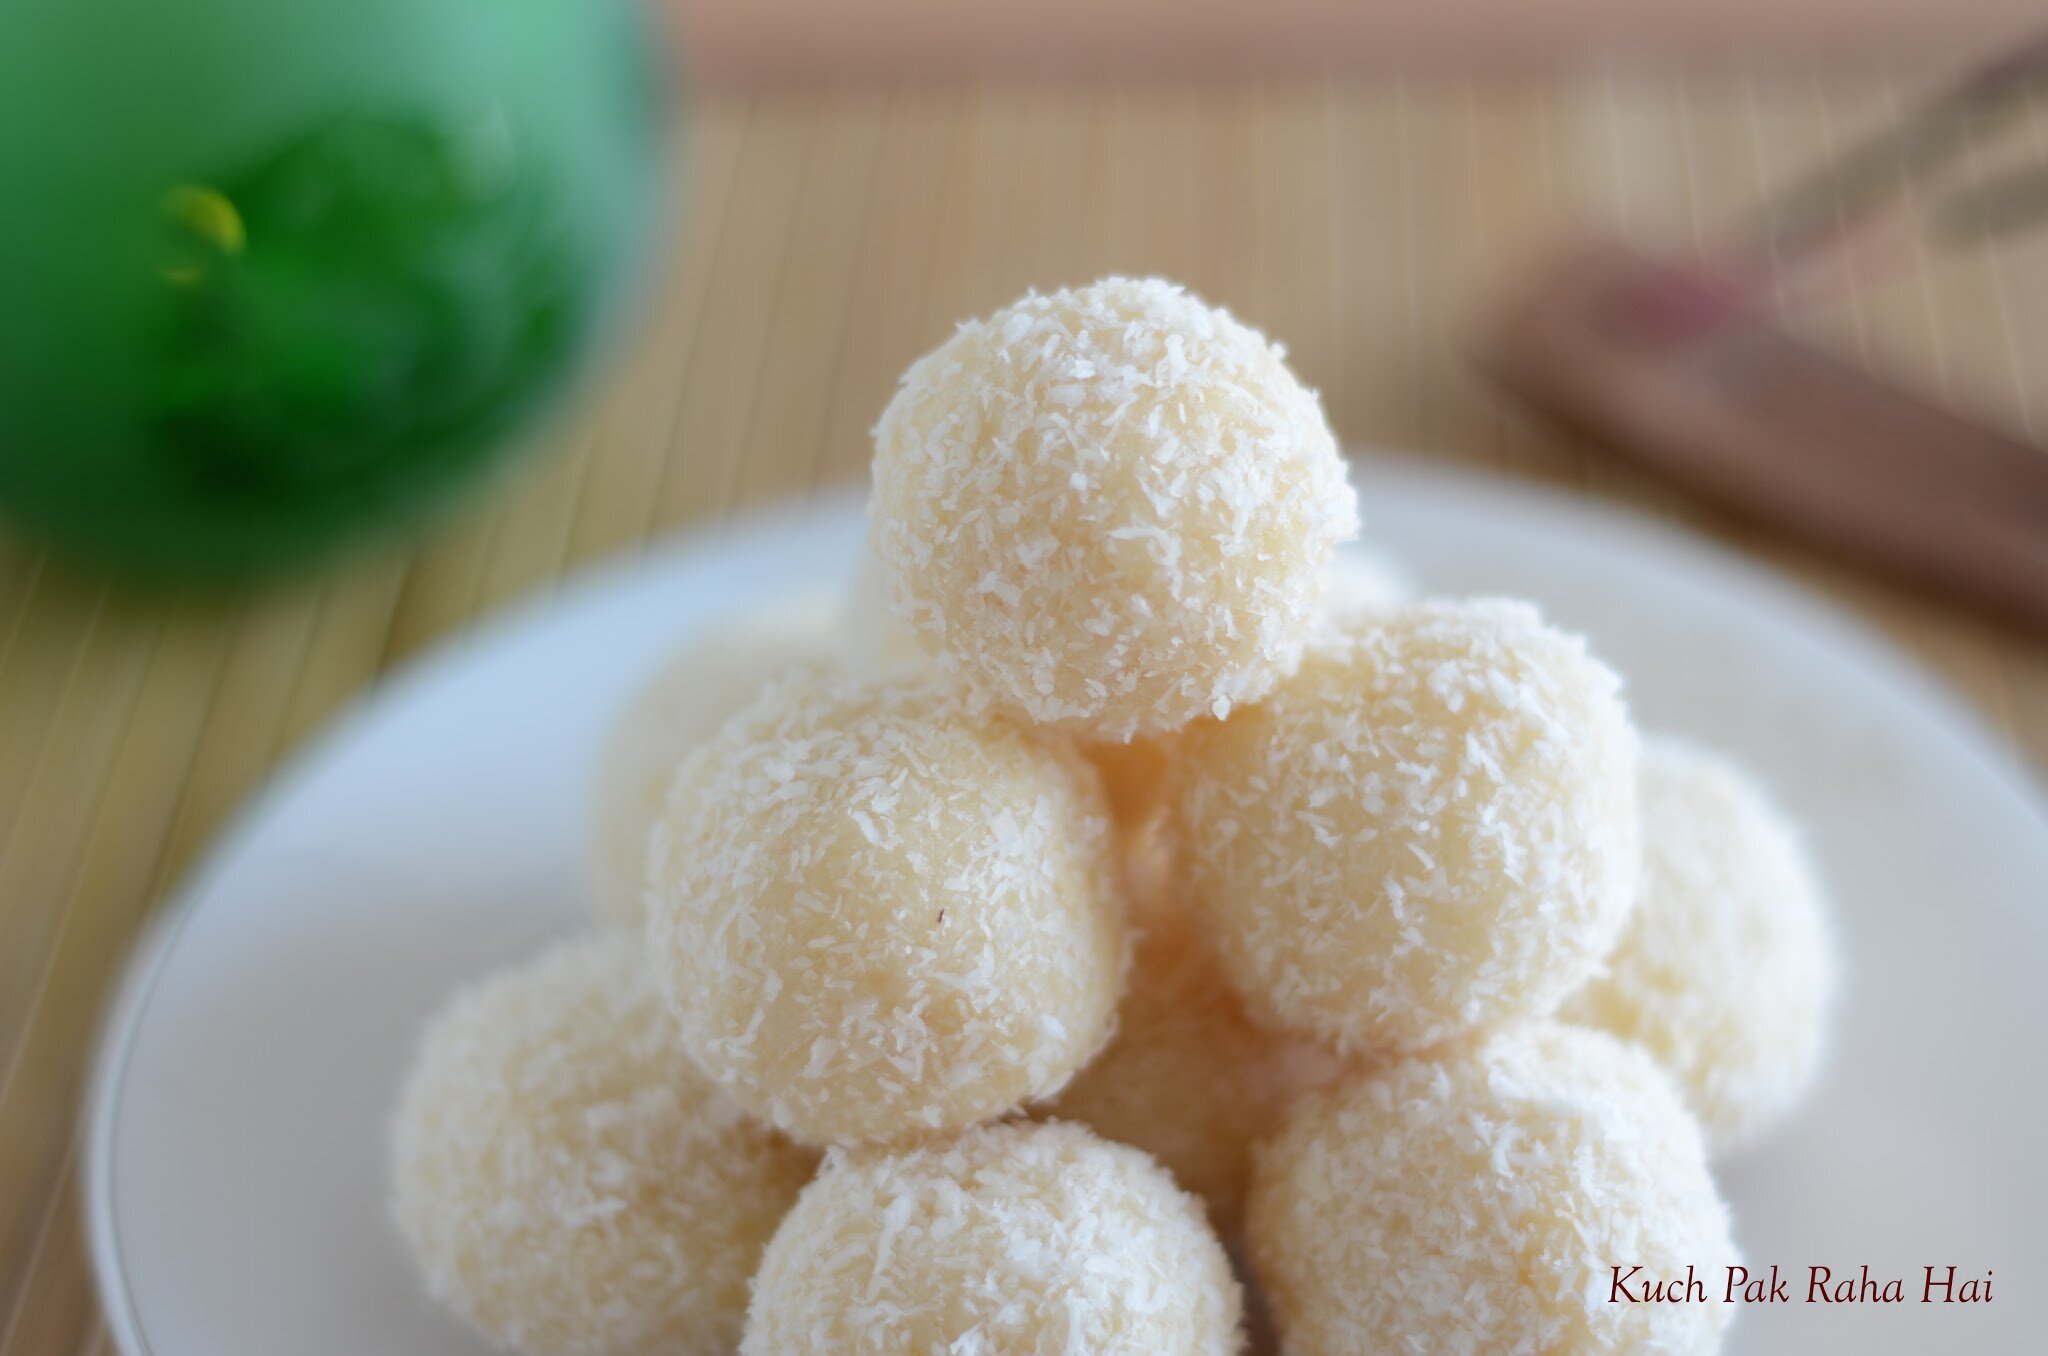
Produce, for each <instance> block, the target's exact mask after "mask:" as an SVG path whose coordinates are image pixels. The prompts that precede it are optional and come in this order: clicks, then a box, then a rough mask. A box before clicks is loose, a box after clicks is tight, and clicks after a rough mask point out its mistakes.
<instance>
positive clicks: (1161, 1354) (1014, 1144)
mask: <svg viewBox="0 0 2048 1356" xmlns="http://www.w3.org/2000/svg"><path fill="white" fill-rule="evenodd" d="M1240 1310H1241V1297H1240V1294H1239V1290H1238V1285H1237V1281H1236V1279H1235V1278H1234V1277H1233V1276H1232V1275H1231V1271H1230V1263H1229V1259H1228V1258H1227V1257H1225V1255H1224V1252H1223V1248H1222V1246H1221V1245H1220V1244H1219V1243H1218V1242H1217V1241H1216V1237H1215V1235H1214V1234H1213V1233H1211V1232H1210V1230H1209V1226H1208V1224H1207V1222H1206V1221H1205V1220H1204V1219H1203V1217H1202V1209H1201V1207H1200V1206H1199V1205H1198V1204H1196V1203H1195V1202H1194V1200H1192V1199H1191V1198H1190V1197H1188V1196H1187V1195H1186V1194H1184V1193H1183V1192H1181V1191H1180V1190H1179V1189H1178V1188H1176V1187H1175V1186H1174V1185H1173V1182H1172V1180H1171V1179H1170V1178H1168V1177H1167V1175H1166V1174H1165V1173H1164V1172H1162V1171H1160V1169H1159V1168H1158V1166H1157V1165H1155V1164H1154V1163H1153V1162H1152V1161H1151V1160H1150V1159H1148V1158H1146V1157H1145V1155H1144V1154H1142V1153H1140V1152H1138V1151H1137V1150H1135V1149H1130V1148H1126V1147H1124V1146H1122V1145H1116V1144H1109V1143H1106V1142H1104V1141H1102V1140H1100V1139H1097V1138H1096V1137H1095V1136H1093V1135H1091V1134H1089V1133H1088V1132H1087V1131H1086V1130H1084V1129H1082V1128H1081V1127H1079V1126H1072V1125H1035V1124H1007V1125H996V1126H986V1127H983V1128H980V1129H976V1130H970V1131H968V1132H967V1133H965V1134H964V1135H961V1136H960V1137H958V1138H957V1139H954V1140H952V1141H950V1142H945V1143H941V1144H936V1145H929V1146H924V1147H920V1148H916V1149H911V1150H908V1151H906V1152H903V1153H900V1154H896V1155H893V1156H888V1155H880V1154H867V1155H860V1156H851V1157H849V1156H842V1155H840V1154H838V1153H836V1152H835V1153H834V1155H833V1156H832V1157H831V1158H830V1159H828V1160H827V1162H826V1165H825V1168H824V1169H823V1171H821V1172H820V1173H819V1175H818V1178H817V1180H816V1181H815V1182H814V1183H812V1185H811V1186H809V1187H808V1188H806V1189H805V1191H804V1193H803V1196H802V1198H801V1199H799V1200H798V1202H797V1205H796V1208H795V1209H794V1210H792V1211H790V1213H789V1216H788V1218H787V1219H785V1220H784V1221H783V1224H782V1227H781V1228H780V1229H779V1230H777V1231H776V1234H775V1238H774V1240H773V1241H772V1242H771V1243H770V1244H769V1246H768V1251H767V1254H766V1255H765V1256H764V1257H763V1258H762V1261H761V1270H760V1274H759V1275H758V1276H757V1277H756V1278H755V1281H754V1296H753V1302H752V1304H751V1306H750V1307H749V1309H748V1311H747V1332H746V1340H745V1342H744V1343H743V1344H742V1345H741V1348H740V1350H741V1353H742V1356H818V1353H821V1352H830V1353H832V1354H833V1356H905V1353H913V1352H914V1353H918V1354H919V1356H923V1354H924V1353H946V1354H947V1356H952V1354H953V1353H959V1354H960V1356H1063V1354H1064V1353H1068V1352H1086V1353H1088V1354H1089V1356H1235V1353H1236V1352H1237V1351H1238V1349H1239V1340H1240V1339H1239V1334H1238V1323H1239V1315H1240Z"/></svg>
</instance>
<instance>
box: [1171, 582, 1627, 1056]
mask: <svg viewBox="0 0 2048 1356" xmlns="http://www.w3.org/2000/svg"><path fill="white" fill-rule="evenodd" d="M1636 744H1637V741H1636V735H1635V730H1634V727H1633V725H1632V724H1631V723H1630V721H1629V716H1628V712H1627V709H1626V708H1625V707H1624V705H1623V704H1622V701H1621V696H1620V681H1619V680H1618V679H1617V678H1616V677H1615V675H1614V674H1613V673H1612V672H1611V671H1610V670H1609V669H1608V668H1607V667H1606V666H1604V665H1603V664H1601V663H1600V662H1599V661H1598V660H1596V659H1594V658H1593V656H1592V655H1591V654H1590V653H1589V652H1588V651H1587V649H1586V646H1585V644H1584V642H1583V641H1582V640H1580V639H1579V638H1578V637H1576V636H1571V635H1567V634H1565V633H1563V632H1560V631H1557V630H1555V629H1553V628H1551V627H1549V626H1546V625H1545V624H1544V623H1543V621H1542V619H1541V618H1540V617H1539V616H1538V614H1537V612H1536V610H1535V609H1534V608H1533V607H1530V606H1529V605H1527V604H1524V603H1515V602H1507V601H1501V600H1486V599H1481V600H1471V601H1456V602H1452V601H1442V602H1429V603H1422V604H1418V605H1415V606H1411V607H1407V608H1402V609H1397V610H1393V611H1389V612H1386V613H1383V614H1379V615H1378V616H1377V617H1376V618H1375V619H1374V620H1373V621H1372V622H1370V623H1369V624H1366V625H1364V626H1362V627H1360V628H1358V629H1355V630H1351V631H1348V632H1345V633H1343V634H1339V635H1333V636H1329V637H1326V638H1325V639H1324V640H1323V641H1320V642H1319V643H1318V644H1317V645H1316V646H1315V647H1314V648H1313V649H1312V650H1311V652H1310V653H1309V654H1308V656H1307V657H1306V658H1305V659H1304V660H1303V662H1302V665H1301V668H1300V670H1299V671H1298V672H1297V673H1296V674H1295V675H1294V676H1293V677H1291V678H1289V679H1287V680H1286V681H1285V682H1284V683H1282V684H1281V685H1280V687H1279V688H1277V689H1276V690H1275V691H1274V692H1273V694H1272V695H1271V696H1270V697H1268V698H1267V699H1266V700H1265V701H1264V702H1261V703H1260V704H1258V705H1257V706H1254V707H1250V708H1247V709H1245V710H1243V711H1240V712H1238V713H1237V714H1236V715H1234V716H1233V717H1232V718H1231V719H1229V720H1227V721H1222V722H1204V723H1202V724H1201V725H1198V726H1195V727H1193V728H1191V729H1190V730H1189V731H1187V733H1185V734H1184V735H1183V736H1182V737H1181V741H1180V753H1179V762H1178V764H1177V768H1176V779H1177V789H1176V797H1175V816H1176V835H1177V841H1178V843H1179V848H1180V851H1179V857H1178V864H1179V872H1180V877H1181V880H1182V883H1183V887H1184V894H1185V896H1186V897H1187V898H1188V899H1190V900H1191V901H1193V903H1194V904H1195V905H1196V907H1198V908H1199V909H1200V910H1202V911H1203V912H1204V913H1205V914H1206V915H1207V917H1208V919H1209V920H1210V923H1211V925H1212V930H1213V932H1214V934H1215V936H1216V939H1217V945H1218V950H1219V953H1220V954H1221V956H1222V959H1223V963H1224V966H1225V968H1226V970H1227V971H1228V972H1229V974H1230V976H1231V978H1232V980H1233V982H1235V983H1236V985H1237V987H1238V988H1239V990H1240V991H1242V992H1243V993H1244V994H1245V996H1246V998H1247V999H1248V1000H1249V1001H1250V1002H1251V1003H1252V1005H1253V1007H1254V1008H1255V1009H1256V1010H1258V1011H1260V1012H1262V1013H1263V1014H1264V1015H1266V1016H1267V1017H1269V1018H1270V1019H1272V1020H1274V1021H1277V1022H1279V1023H1280V1024H1283V1025H1286V1026H1289V1027H1293V1028H1297V1029H1299V1030H1301V1031H1303V1032H1306V1033H1309V1034H1312V1035H1316V1036H1318V1037H1320V1038H1321V1039H1323V1040H1326V1041H1328V1042H1329V1043H1331V1044H1332V1045H1334V1046H1336V1047H1337V1048H1339V1049H1341V1050H1344V1051H1346V1052H1361V1051H1381V1050H1415V1049H1421V1048H1424V1047H1426V1046H1429V1045H1432V1044H1435V1043H1437V1042H1439V1041H1442V1040H1445V1039H1448V1038H1450V1037H1453V1036H1457V1035H1460V1034H1462V1033H1465V1032H1469V1031H1472V1030H1475V1029H1480V1028H1486V1027H1492V1026H1497V1025H1499V1024H1501V1023H1504V1022H1508V1021H1513V1020H1519V1019H1525V1018H1530V1017H1538V1016H1542V1015H1545V1014H1547V1013H1549V1012H1551V1011H1553V1010H1555V1009H1556V1007H1557V1006H1558V1005H1559V1004H1560V1003H1561V1002H1563V1000H1564V999H1565V998H1566V997H1567V996H1568V995H1569V994H1570V993H1571V992H1572V991H1573V990H1575V989H1576V988H1578V987H1579V986H1580V985H1581V984H1583V983H1584V982H1585V980H1586V979H1587V978H1588V977H1589V976H1590V975H1591V974H1592V973H1593V971H1594V969H1595V967H1596V966H1597V965H1598V964H1599V961H1600V959H1601V957H1603V956H1605V955H1606V954H1607V952H1608V951H1609V950H1611V949H1612V948H1613V945H1614V942H1615V940H1616V938H1617V937H1618V936H1619V934H1620V932H1621V928H1622V925H1623V923H1624V922H1625V921H1626V918H1627V915H1628V910H1629V906H1630V904H1631V902H1632V901H1633V898H1634V893H1635V886H1636V874H1637V869H1638V865H1639V848H1638V842H1637V802H1636V785H1635V766H1636Z"/></svg>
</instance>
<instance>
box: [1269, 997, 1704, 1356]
mask: <svg viewBox="0 0 2048 1356" xmlns="http://www.w3.org/2000/svg"><path fill="white" fill-rule="evenodd" d="M1246 1241H1247V1247H1248V1250H1249V1252H1250V1256H1251V1260H1252V1265H1253V1267H1254V1269H1255V1270H1256V1272H1257V1274H1258V1277H1259V1281H1260V1284H1261V1286H1262V1287H1263V1289H1264V1291H1265V1296H1266V1300H1267V1302H1268V1304H1269V1305H1270V1307H1271V1309H1272V1312H1273V1316H1274V1318H1275V1320H1276V1322H1277V1324H1278V1327H1279V1329H1280V1333H1281V1336H1282V1339H1283V1346H1284V1349H1285V1350H1286V1351H1287V1352H1288V1356H1379V1353H1387V1354H1388V1356H1395V1354H1396V1353H1398V1354H1399V1356H1408V1354H1409V1353H1416V1352H1429V1353H1432V1354H1433V1356H1437V1354H1440V1356H1603V1354H1604V1353H1614V1356H1707V1354H1708V1353H1712V1352H1714V1351H1716V1350H1718V1349H1719V1346H1720V1340H1721V1335H1722V1333H1723V1331H1724V1330H1725V1329H1726V1327H1727V1325H1728V1323H1729V1321H1730V1319H1731V1318H1732V1316H1733V1307H1732V1306H1729V1305H1726V1304H1723V1303H1721V1288H1720V1282H1721V1278H1722V1276H1723V1275H1724V1274H1725V1273H1724V1272H1723V1270H1722V1269H1723V1268H1724V1267H1725V1266H1726V1265H1727V1264H1729V1263H1731V1262H1734V1261H1736V1260H1737V1253H1736V1250H1735V1245H1734V1243H1733V1242H1732V1241H1731V1239H1730V1237H1729V1231H1728V1212H1727V1209H1726V1207H1725V1206H1724V1205H1723V1204H1722V1202H1721V1198H1720V1196H1719V1195H1718V1193H1717V1192H1716V1190H1715V1187H1714V1182H1713V1179H1712V1177H1711V1176H1710V1175H1709V1173H1708V1169H1707V1159H1706V1149H1705V1146H1704V1145H1703V1144H1702V1142H1701V1139H1700V1133H1699V1129H1698V1127H1697V1126H1696V1125H1695V1124H1694V1123H1693V1120H1692V1118H1691V1117H1690V1116H1689V1115H1688V1114H1687V1113H1686V1111H1685V1108H1684V1107H1683V1105H1681V1103H1680V1101H1679V1098H1678V1093H1677V1090H1676V1089H1675V1088H1673V1087H1672V1086H1671V1083H1670V1080H1669V1079H1668V1078H1667V1077H1666V1076H1665V1075H1664V1073H1663V1071H1662V1070H1660V1069H1658V1068H1657V1067H1656V1065H1655V1064H1654V1063H1652V1061H1651V1060H1650V1059H1649V1058H1648V1056H1646V1055H1645V1054H1643V1052H1641V1051H1640V1050H1637V1049H1635V1048H1634V1047H1632V1046H1627V1045H1624V1044H1622V1043H1621V1042H1619V1041H1617V1040H1615V1039H1613V1038H1612V1037H1610V1036H1607V1035H1604V1034H1603V1033H1600V1032H1595V1031H1587V1030H1581V1029H1578V1028H1573V1027H1565V1026H1557V1025H1552V1024H1549V1023H1534V1024H1530V1025H1527V1026H1522V1027H1517V1028H1514V1029H1513V1030H1511V1031H1508V1032H1504V1033H1501V1034H1500V1035H1497V1036H1495V1037H1493V1038H1492V1039H1491V1040H1489V1041H1486V1042H1484V1043H1480V1044H1478V1045H1476V1046H1474V1045H1461V1046H1458V1047H1455V1048H1454V1052H1452V1053H1447V1054H1444V1055H1442V1056H1441V1057H1439V1058H1418V1059H1412V1060H1408V1061H1405V1062H1401V1063H1396V1064H1393V1065H1391V1066H1388V1067H1386V1068H1383V1069H1379V1070H1376V1071H1373V1072H1370V1073H1366V1074H1362V1075H1356V1076H1354V1077H1353V1078H1352V1079H1350V1080H1348V1081H1346V1082H1344V1083H1342V1084H1339V1085H1337V1086H1336V1087H1334V1088H1331V1089H1328V1090H1325V1091H1323V1092H1318V1093H1312V1094H1310V1095H1309V1096H1307V1097H1305V1098H1303V1099H1302V1100H1301V1102H1299V1103H1297V1105H1296V1107H1295V1109H1294V1111H1293V1112H1292V1113H1290V1115H1289V1117H1288V1123H1287V1126H1286V1128H1285V1129H1284V1130H1283V1131H1282V1132H1281V1133H1280V1134H1279V1135H1278V1136H1276V1137H1275V1138H1274V1139H1272V1140H1269V1141H1267V1142H1266V1143H1265V1144H1262V1145H1261V1146H1260V1147H1259V1149H1258V1150H1257V1153H1256V1162H1255V1168H1254V1173H1253V1182H1252V1194H1251V1201H1250V1207H1249V1222H1248V1225H1247V1240H1246ZM1616 1265H1619V1266H1621V1268H1622V1270H1623V1272H1624V1273H1627V1271H1628V1268H1629V1267H1631V1266H1640V1267H1642V1271H1641V1272H1640V1273H1636V1276H1635V1282H1640V1281H1645V1280H1661V1279H1666V1278H1671V1277H1677V1278H1678V1279H1679V1280H1680V1281H1681V1282H1682V1281H1683V1279H1684V1278H1685V1276H1686V1274H1687V1273H1686V1268H1687V1266H1688V1265H1690V1266H1693V1267H1694V1268H1696V1272H1695V1274H1696V1275H1697V1276H1698V1277H1699V1278H1701V1282H1702V1285H1703V1286H1704V1287H1705V1290H1706V1293H1707V1300H1706V1302H1705V1303H1681V1304H1665V1303H1628V1302H1614V1301H1613V1289H1612V1286H1613V1280H1614V1277H1613V1273H1612V1272H1611V1271H1610V1268H1611V1267H1613V1266H1616ZM1635 1282H1632V1283H1631V1293H1634V1291H1635Z"/></svg>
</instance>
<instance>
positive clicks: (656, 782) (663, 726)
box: [590, 593, 845, 927]
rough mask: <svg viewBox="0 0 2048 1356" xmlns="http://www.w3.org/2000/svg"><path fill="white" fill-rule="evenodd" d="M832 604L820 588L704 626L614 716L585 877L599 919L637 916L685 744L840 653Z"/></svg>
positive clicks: (601, 761) (627, 920)
mask: <svg viewBox="0 0 2048 1356" xmlns="http://www.w3.org/2000/svg"><path fill="white" fill-rule="evenodd" d="M837 603H838V600H837V599H836V598H834V597H832V596H831V595H830V594H828V593H819V594H815V595H810V596H806V597H802V598H794V599H790V600H788V601H786V602H783V603H780V604H777V605H774V606H771V607H768V608H766V609H764V610H762V611H760V612H758V613H754V614H751V615H748V616H744V617H739V618H735V619H731V620H727V621H724V622H720V623H714V624H712V625H710V626H707V627H705V628H704V629H703V630H702V631H700V632H698V633H697V634H696V635H693V636H692V637H691V638H690V640H689V642H688V643H687V644H685V645H684V646H683V647H682V648H681V649H679V650H678V651H677V652H676V653H675V655H674V656H673V657H671V658H670V659H669V660H668V662H667V663H665V664H664V665H663V666H662V667H661V669H660V670H659V671H658V672H656V674H655V675H654V677H653V678H651V679H649V680H648V682H647V683H646V684H645V685H644V686H643V687H642V688H641V689H640V691H639V693H638V694H637V695H636V696H635V697H634V698H633V700H632V702H631V703H630V704H629V705H628V706H627V707H626V709H625V711H624V713H623V714H621V715H620V716H619V718H618V719H617V720H616V721H615V722H613V725H612V729H611V733H610V735H609V736H608V737H607V738H606V740H605V743H604V748H603V750H602V752H601V753H600V754H599V757H598V766H597V778H596V782H595V785H594V787H593V796H592V811H591V825H592V833H591V841H590V863H591V875H592V884H593V886H594V888H595V891H596V900H597V905H598V911H599V913H600V914H602V915H603V916H604V917H605V918H607V919H609V920H611V921H612V922H615V923H624V924H628V925H630V926H635V927H637V926H638V925H639V924H640V921H641V918H642V916H643V914H644V912H645V903H644V901H643V898H642V896H643V895H644V893H645V891H646V887H647V834H648V831H649V830H650V829H652V828H653V827H654V821H655V820H656V819H658V818H660V817H661V807H662V805H663V803H664V802H666V801H667V799H668V788H669V783H670V782H672V781H674V780H675V776H676V769H677V768H678V767H680V766H681V765H682V762H683V759H684V758H686V757H688V756H689V754H690V751H691V750H692V749H695V748H696V747H697V746H698V745H699V744H701V743H703V742H704V741H705V740H707V739H709V738H710V737H711V736H712V734H713V733H715V732H716V731H717V729H718V727H719V726H721V725H723V724H725V721H726V718H727V717H729V716H731V715H732V714H733V713H734V712H736V711H738V710H739V709H740V708H741V707H743V706H745V705H746V704H747V703H748V702H750V701H752V700H754V698H756V697H758V696H760V695H761V689H762V688H763V687H765V686H766V685H767V684H769V683H770V682H773V681H774V680H775V679H777V678H781V677H783V676H785V675H787V674H790V673H793V672H799V671H803V672H823V671H825V670H827V669H831V668H834V667H837V666H838V665H840V664H841V663H842V662H843V655H844V652H845V646H844V645H843V644H842V643H841V640H840V637H839V634H838V630H839V617H838V613H839V608H838V606H837Z"/></svg>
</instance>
